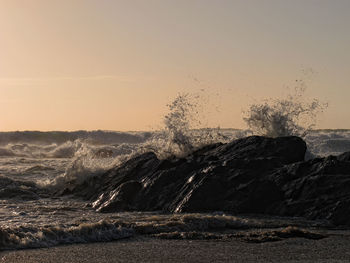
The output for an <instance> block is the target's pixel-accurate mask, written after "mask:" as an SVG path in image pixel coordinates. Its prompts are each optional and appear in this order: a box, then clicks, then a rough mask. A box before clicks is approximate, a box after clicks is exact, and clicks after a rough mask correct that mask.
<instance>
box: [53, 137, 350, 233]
mask: <svg viewBox="0 0 350 263" xmlns="http://www.w3.org/2000/svg"><path fill="white" fill-rule="evenodd" d="M305 152H306V144H305V142H304V141H303V140H302V139H300V138H298V137H293V136H291V137H280V138H275V139H273V138H266V137H259V136H251V137H246V138H243V139H238V140H235V141H232V142H230V143H227V144H213V145H209V146H206V147H204V148H202V149H200V150H197V151H195V152H193V153H192V154H190V155H188V156H186V157H184V158H176V157H173V158H169V159H166V160H159V159H158V158H157V156H156V155H155V154H154V153H151V152H150V153H145V154H142V155H139V156H137V157H134V158H132V159H130V160H129V161H127V162H125V163H124V164H123V165H121V166H118V167H116V168H114V169H112V170H110V171H108V172H107V173H105V174H103V175H99V176H95V177H91V178H90V179H89V180H87V181H85V182H84V183H83V184H79V185H76V184H74V183H71V184H70V185H67V187H66V188H65V189H64V190H63V191H62V192H60V193H59V194H74V195H76V196H80V197H83V198H85V199H87V200H90V201H91V202H92V205H93V207H94V208H95V209H97V210H98V211H101V212H115V211H158V210H160V211H165V212H214V211H224V212H229V213H233V214H268V215H279V216H301V217H306V218H308V219H326V220H330V221H331V222H332V223H333V224H335V225H348V226H349V225H350V191H349V190H350V157H349V156H350V153H344V154H342V155H340V156H338V157H335V156H330V157H326V158H316V159H312V160H308V161H304V156H305Z"/></svg>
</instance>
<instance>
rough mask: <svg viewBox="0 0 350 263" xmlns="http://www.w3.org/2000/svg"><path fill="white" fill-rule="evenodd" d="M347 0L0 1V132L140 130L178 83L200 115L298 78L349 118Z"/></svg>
mask: <svg viewBox="0 0 350 263" xmlns="http://www.w3.org/2000/svg"><path fill="white" fill-rule="evenodd" d="M349 11H350V1H347V0H344V1H342V0H334V1H331V0H328V1H325V0H293V1H281V0H266V1H261V0H256V1H253V0H241V1H238V0H237V1H235V0H232V1H225V0H218V1H214V0H212V1H209V0H201V1H199V0H196V1H195V0H176V1H167V0H162V1H160V0H159V1H154V0H143V1H140V0H139V1H134V0H131V1H117V0H115V1H110V0H95V1H93V0H0V113H1V114H0V116H1V117H0V130H1V131H12V130H78V129H87V130H94V129H103V130H119V131H125V130H150V129H152V128H154V127H158V126H159V125H161V123H162V116H163V115H164V114H165V113H166V111H167V107H166V104H167V103H169V102H170V101H171V100H172V99H173V98H174V97H176V95H177V94H178V93H179V92H189V93H198V92H200V91H201V90H204V91H203V92H202V93H203V94H204V96H205V97H206V98H207V99H208V100H209V102H208V101H207V102H205V103H208V109H207V111H208V114H206V118H207V120H206V121H205V123H206V125H208V126H212V127H214V126H215V127H216V126H221V127H232V128H244V127H245V126H244V123H243V121H242V110H244V109H245V108H246V107H247V106H248V105H249V104H250V103H253V102H254V100H260V99H262V98H268V97H280V96H284V95H285V94H286V93H288V90H287V87H289V88H293V87H294V86H295V83H296V82H295V80H296V79H304V80H305V83H306V84H307V86H308V89H307V92H306V96H308V97H310V98H314V97H316V98H319V99H320V100H322V101H326V102H328V103H329V107H328V109H327V111H326V112H325V113H323V114H322V115H321V116H320V122H319V125H318V126H317V127H318V128H350V118H349V113H350V112H349V109H350V106H349V100H350V86H349V83H350V34H349V28H350V15H349Z"/></svg>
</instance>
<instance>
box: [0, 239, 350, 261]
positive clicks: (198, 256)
mask: <svg viewBox="0 0 350 263" xmlns="http://www.w3.org/2000/svg"><path fill="white" fill-rule="evenodd" d="M0 258H1V262H25V263H40V262H45V263H51V262H58V263H60V262H65V263H68V262H72V263H73V262H74V263H88V262H89V263H90V262H91V263H92V262H94V263H100V262H101V263H102V262H104V263H105V262H107V263H109V262H350V236H349V234H348V233H346V234H345V235H334V236H330V237H328V238H325V239H322V240H309V239H303V238H291V239H287V240H283V241H278V242H267V243H260V244H256V243H246V242H242V241H240V240H229V241H227V240H226V241H218V240H214V241H213V240H161V239H156V238H148V237H145V238H144V237H140V238H131V239H125V240H119V241H115V242H109V243H90V244H75V245H67V246H58V247H53V248H41V249H27V250H18V251H6V252H1V254H0Z"/></svg>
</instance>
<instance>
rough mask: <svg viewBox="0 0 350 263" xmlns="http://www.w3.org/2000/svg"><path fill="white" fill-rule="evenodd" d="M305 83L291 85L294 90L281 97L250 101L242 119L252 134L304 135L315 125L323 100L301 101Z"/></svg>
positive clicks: (269, 135)
mask: <svg viewBox="0 0 350 263" xmlns="http://www.w3.org/2000/svg"><path fill="white" fill-rule="evenodd" d="M305 90H306V87H305V84H304V83H303V82H302V84H301V85H300V86H298V87H296V88H295V93H294V94H291V95H288V96H287V97H286V98H282V99H268V100H265V101H264V102H262V103H257V104H252V105H250V106H249V108H248V110H247V111H246V112H244V113H245V115H244V117H243V120H244V121H245V122H246V124H247V125H248V127H249V128H250V129H251V131H252V132H253V133H254V134H257V135H263V136H268V137H279V136H288V135H295V136H300V137H305V136H306V134H307V133H308V132H309V131H310V130H311V129H312V128H314V127H315V125H316V122H317V116H318V114H319V113H321V112H323V111H324V110H325V109H326V108H327V106H328V105H327V104H326V103H322V102H320V101H319V100H318V99H313V100H312V101H311V102H307V101H304V100H303V95H304V93H305Z"/></svg>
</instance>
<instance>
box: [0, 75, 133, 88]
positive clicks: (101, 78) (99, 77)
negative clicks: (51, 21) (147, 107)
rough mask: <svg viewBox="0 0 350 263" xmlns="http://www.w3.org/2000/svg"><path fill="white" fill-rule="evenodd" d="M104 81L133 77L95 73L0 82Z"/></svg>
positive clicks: (40, 83)
mask: <svg viewBox="0 0 350 263" xmlns="http://www.w3.org/2000/svg"><path fill="white" fill-rule="evenodd" d="M89 80H91V81H104V80H111V81H117V82H133V81H134V79H133V78H131V77H129V76H116V75H96V76H80V77H43V78H1V77H0V84H2V85H10V86H17V85H18V86H22V85H29V86H30V85H42V84H46V83H48V82H60V81H89Z"/></svg>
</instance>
